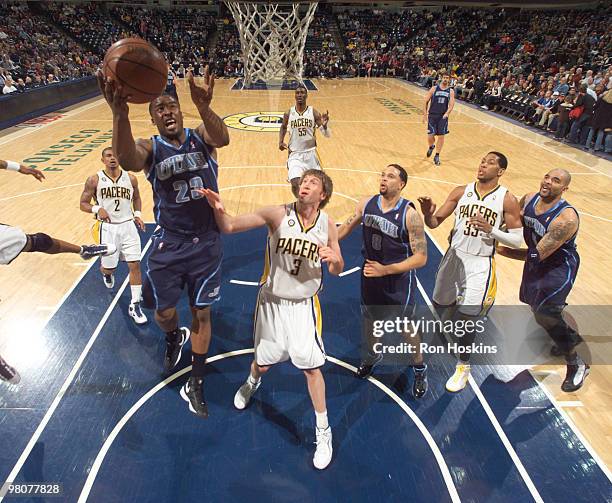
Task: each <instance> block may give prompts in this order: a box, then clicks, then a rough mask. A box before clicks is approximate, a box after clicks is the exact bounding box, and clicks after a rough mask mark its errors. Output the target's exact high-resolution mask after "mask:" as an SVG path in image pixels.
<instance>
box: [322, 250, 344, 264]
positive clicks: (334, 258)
mask: <svg viewBox="0 0 612 503" xmlns="http://www.w3.org/2000/svg"><path fill="white" fill-rule="evenodd" d="M319 257H320V258H321V262H323V263H325V264H335V263H338V262H340V257H339V256H338V254H337V253H336V252H335V251H334V250H333V249H332V248H330V247H329V246H319Z"/></svg>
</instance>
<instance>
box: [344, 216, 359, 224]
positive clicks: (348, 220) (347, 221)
mask: <svg viewBox="0 0 612 503" xmlns="http://www.w3.org/2000/svg"><path fill="white" fill-rule="evenodd" d="M356 218H357V213H353V214H352V215H351V216H350V217H348V218H347V219H346V222H344V225H351V224H352V223H353V221H354V220H355V219H356Z"/></svg>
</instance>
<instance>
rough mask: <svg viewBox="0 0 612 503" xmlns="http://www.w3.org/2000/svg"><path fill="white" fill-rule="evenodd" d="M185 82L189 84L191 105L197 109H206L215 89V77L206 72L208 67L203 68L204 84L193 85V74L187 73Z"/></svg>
mask: <svg viewBox="0 0 612 503" xmlns="http://www.w3.org/2000/svg"><path fill="white" fill-rule="evenodd" d="M187 81H188V82H189V91H190V92H191V100H192V101H193V104H194V105H195V106H196V107H198V109H199V108H201V107H208V106H209V105H210V102H211V101H212V97H213V89H214V87H215V76H214V75H212V74H211V73H210V72H209V70H208V65H206V68H204V83H203V84H202V85H201V86H199V85H198V84H196V83H195V78H194V77H193V72H187Z"/></svg>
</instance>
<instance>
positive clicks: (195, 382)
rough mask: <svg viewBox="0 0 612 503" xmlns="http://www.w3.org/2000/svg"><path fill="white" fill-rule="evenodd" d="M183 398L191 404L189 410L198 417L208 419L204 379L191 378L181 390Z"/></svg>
mask: <svg viewBox="0 0 612 503" xmlns="http://www.w3.org/2000/svg"><path fill="white" fill-rule="evenodd" d="M181 397H182V398H183V400H185V401H186V402H187V403H189V410H190V411H191V412H193V413H194V414H195V415H196V416H198V417H203V418H207V417H208V405H206V400H204V379H203V378H202V377H193V376H191V377H190V378H189V379H188V380H187V382H186V383H185V384H184V385H183V387H182V388H181Z"/></svg>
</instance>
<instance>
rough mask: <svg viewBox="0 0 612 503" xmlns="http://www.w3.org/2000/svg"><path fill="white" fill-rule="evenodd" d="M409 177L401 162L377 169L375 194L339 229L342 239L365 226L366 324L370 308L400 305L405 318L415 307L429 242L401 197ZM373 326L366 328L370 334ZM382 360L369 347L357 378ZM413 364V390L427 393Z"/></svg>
mask: <svg viewBox="0 0 612 503" xmlns="http://www.w3.org/2000/svg"><path fill="white" fill-rule="evenodd" d="M407 181H408V175H407V173H406V170H405V169H404V168H402V167H401V166H400V165H399V164H390V165H389V166H387V167H386V168H385V169H384V170H383V171H382V173H381V179H380V192H379V194H377V195H375V196H372V197H366V198H364V199H362V200H361V201H360V202H359V204H358V205H357V208H356V210H355V213H354V214H353V215H352V216H351V217H349V219H348V220H347V221H346V222H344V223H343V224H342V225H341V226H340V228H339V229H338V238H339V239H344V238H345V237H346V236H348V235H349V234H350V233H351V232H352V231H353V229H355V228H356V227H357V226H358V225H359V224H360V223H361V224H363V248H362V253H363V258H364V265H363V268H362V275H361V303H362V306H363V313H364V315H365V320H366V324H367V325H370V324H371V322H372V321H373V320H372V319H371V318H372V317H373V313H372V312H371V307H374V306H400V307H401V308H402V310H403V312H404V314H405V315H406V316H410V315H411V314H412V313H413V310H414V302H415V292H416V288H417V285H416V277H415V272H414V271H415V270H416V269H418V268H419V267H423V266H424V265H425V263H426V262H427V244H426V242H425V231H424V227H423V220H422V218H421V216H420V215H419V214H418V212H417V211H416V209H415V208H414V204H413V203H412V202H410V201H408V200H407V199H404V198H403V197H402V196H401V192H402V190H403V188H404V187H405V186H406V183H407ZM371 328H372V327H371V326H366V334H367V336H368V337H369V336H370V335H371V334H372V330H371ZM370 342H371V341H370ZM381 360H382V355H381V354H380V353H379V354H375V353H374V352H373V351H372V350H371V349H370V354H369V355H367V356H366V358H364V360H363V362H362V363H361V365H360V366H359V369H358V370H357V374H358V375H359V377H362V378H365V377H367V376H369V375H370V374H371V373H372V370H373V368H374V366H375V365H376V364H377V363H379V362H380V361H381ZM413 368H414V370H415V379H414V385H413V393H414V396H415V397H417V398H420V397H422V396H423V395H424V394H425V393H426V391H427V376H426V369H427V367H426V366H425V365H423V364H420V365H416V366H414V367H413Z"/></svg>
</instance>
